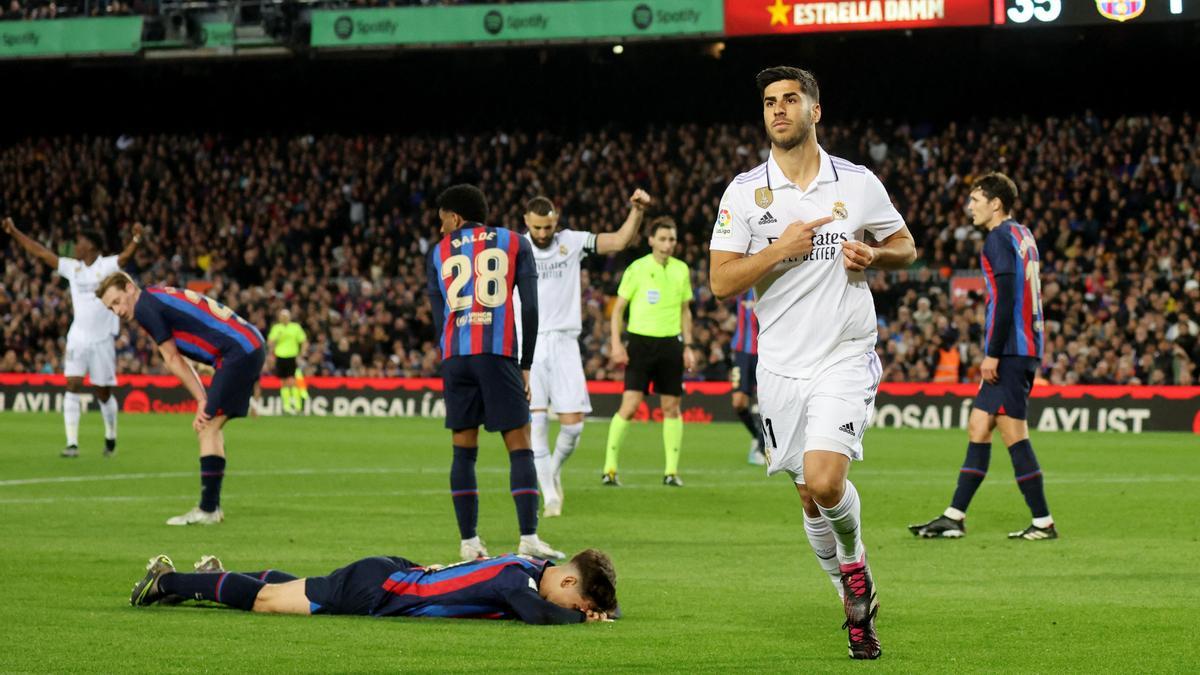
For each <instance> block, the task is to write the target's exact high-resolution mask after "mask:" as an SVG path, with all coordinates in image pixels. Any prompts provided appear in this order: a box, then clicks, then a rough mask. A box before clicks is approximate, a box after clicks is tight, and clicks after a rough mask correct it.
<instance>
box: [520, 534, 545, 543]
mask: <svg viewBox="0 0 1200 675" xmlns="http://www.w3.org/2000/svg"><path fill="white" fill-rule="evenodd" d="M541 541H542V540H541V539H538V536H537V535H536V534H523V535H521V543H522V544H526V545H528V546H537V545H538V544H539V543H541Z"/></svg>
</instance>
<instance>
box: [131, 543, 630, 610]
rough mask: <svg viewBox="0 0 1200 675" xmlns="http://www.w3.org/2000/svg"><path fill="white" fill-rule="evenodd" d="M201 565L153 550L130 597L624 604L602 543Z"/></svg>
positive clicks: (269, 602)
mask: <svg viewBox="0 0 1200 675" xmlns="http://www.w3.org/2000/svg"><path fill="white" fill-rule="evenodd" d="M195 569H196V573H194V574H184V573H181V572H176V571H175V566H174V564H173V563H172V562H171V559H170V558H168V557H167V556H165V555H159V556H155V557H154V558H151V559H150V564H149V565H147V567H146V576H144V577H143V578H142V579H141V581H139V582H137V583H136V584H134V587H133V594H132V595H131V596H130V597H129V604H131V605H133V606H135V607H140V606H146V605H153V604H157V603H162V604H176V603H179V602H183V601H186V600H191V599H195V600H208V601H212V602H218V603H221V604H223V605H228V606H230V607H234V608H237V609H242V610H246V611H251V612H259V613H264V614H348V615H358V616H378V617H387V616H424V617H439V618H462V619H468V618H470V619H520V620H521V621H524V622H525V623H530V624H539V625H541V624H566V623H585V622H590V621H607V620H609V617H610V616H612V615H614V614H615V613H616V611H617V591H616V582H617V574H616V572H615V571H614V570H613V565H612V560H611V559H609V557H608V556H607V555H606V554H605V553H603V552H601V551H598V550H596V549H587V550H584V551H581V552H579V553H577V554H576V555H575V557H573V558H571V560H570V562H568V563H566V564H563V565H557V566H556V565H555V564H554V563H552V562H548V561H544V560H539V559H534V558H527V557H524V556H517V555H512V554H508V555H502V556H499V557H496V558H480V559H478V560H472V561H469V562H462V563H458V564H456V565H451V566H449V567H442V566H440V565H429V566H425V565H419V564H417V563H415V562H413V561H411V560H408V559H405V558H399V557H392V556H376V557H372V558H363V559H362V560H358V561H355V562H353V563H350V564H349V565H346V566H345V567H341V568H339V569H336V570H334V571H333V572H331V573H330V574H328V575H327V576H323V577H308V578H299V577H296V576H293V575H291V574H288V573H286V572H280V571H278V570H274V569H268V570H263V571H258V572H228V571H226V570H225V569H224V566H223V565H222V564H221V562H220V561H219V560H217V559H216V558H215V557H213V556H205V557H204V558H202V559H201V560H200V562H198V563H196V565H195Z"/></svg>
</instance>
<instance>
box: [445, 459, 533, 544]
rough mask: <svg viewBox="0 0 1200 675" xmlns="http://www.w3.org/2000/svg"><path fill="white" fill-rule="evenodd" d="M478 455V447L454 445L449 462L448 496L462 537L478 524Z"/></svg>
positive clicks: (468, 537) (471, 531) (471, 534)
mask: <svg viewBox="0 0 1200 675" xmlns="http://www.w3.org/2000/svg"><path fill="white" fill-rule="evenodd" d="M478 456H479V448H464V447H461V446H458V445H456V446H454V462H453V463H451V464H450V497H451V498H453V499H454V517H455V518H457V519H458V533H459V535H460V536H461V537H462V538H463V539H470V538H472V537H474V536H475V528H476V526H477V525H478V524H479V486H478V485H477V484H476V482H475V459H476V457H478ZM532 456H533V453H532V451H531V452H530V457H532Z"/></svg>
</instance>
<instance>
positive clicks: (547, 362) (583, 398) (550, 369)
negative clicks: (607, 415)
mask: <svg viewBox="0 0 1200 675" xmlns="http://www.w3.org/2000/svg"><path fill="white" fill-rule="evenodd" d="M529 392H530V395H531V399H530V402H529V407H530V408H533V409H534V410H543V409H546V408H549V407H550V406H554V412H557V413H577V412H578V413H590V412H592V400H591V398H589V397H588V391H587V379H586V378H585V377H584V376H583V359H582V358H580V356H579V336H578V335H576V334H575V333H569V332H565V331H552V332H548V333H538V336H537V346H535V347H534V350H533V368H532V369H530V371H529Z"/></svg>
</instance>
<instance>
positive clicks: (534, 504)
mask: <svg viewBox="0 0 1200 675" xmlns="http://www.w3.org/2000/svg"><path fill="white" fill-rule="evenodd" d="M508 462H509V464H508V486H509V487H510V488H511V489H512V496H513V503H514V504H516V505H517V525H518V526H519V527H520V528H521V534H522V535H526V534H537V525H538V515H537V509H538V489H537V468H536V466H535V465H534V463H533V450H529V449H525V450H513V451H512V452H509V453H508Z"/></svg>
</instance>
